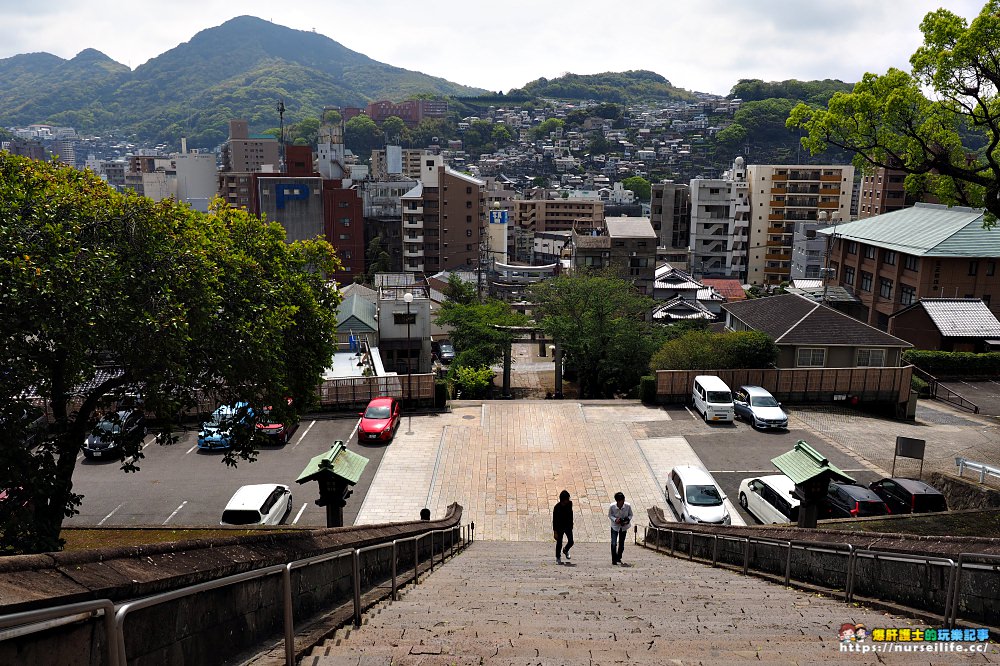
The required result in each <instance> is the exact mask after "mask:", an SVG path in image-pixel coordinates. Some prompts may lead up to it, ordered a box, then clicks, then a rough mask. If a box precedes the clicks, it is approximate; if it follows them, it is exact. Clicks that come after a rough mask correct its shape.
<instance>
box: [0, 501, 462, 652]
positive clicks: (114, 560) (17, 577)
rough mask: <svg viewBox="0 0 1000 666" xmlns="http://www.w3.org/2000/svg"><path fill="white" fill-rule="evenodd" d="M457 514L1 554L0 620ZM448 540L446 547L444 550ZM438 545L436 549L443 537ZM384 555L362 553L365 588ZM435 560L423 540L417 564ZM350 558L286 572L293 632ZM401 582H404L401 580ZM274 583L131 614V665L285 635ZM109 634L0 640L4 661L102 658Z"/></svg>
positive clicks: (320, 603) (70, 631) (245, 567)
mask: <svg viewBox="0 0 1000 666" xmlns="http://www.w3.org/2000/svg"><path fill="white" fill-rule="evenodd" d="M461 518H462V508H461V507H460V506H458V505H457V504H453V505H452V506H451V507H449V511H448V514H447V515H446V516H445V517H444V518H443V519H441V520H438V521H432V522H426V521H415V522H409V523H395V524H389V525H373V526H364V527H349V528H339V529H321V530H308V531H305V530H299V531H296V532H293V533H287V532H284V533H281V532H274V531H270V530H269V531H266V532H265V533H263V534H261V535H255V536H249V537H235V538H229V539H209V540H202V541H188V542H178V543H167V544H155V545H150V546H141V547H135V548H127V549H107V550H95V551H86V552H78V553H50V554H46V555H25V556H15V557H9V558H3V559H0V614H7V613H14V612H18V611H23V610H31V609H34V608H47V607H52V606H58V605H62V604H68V603H74V602H78V601H84V600H89V599H110V600H111V601H113V602H115V603H116V604H121V603H123V602H126V601H128V600H132V599H136V598H141V597H146V596H151V595H154V594H159V593H162V592H167V591H170V590H175V589H179V588H182V587H185V586H189V585H193V584H197V583H201V582H205V581H210V580H215V579H218V578H222V577H224V576H230V575H233V574H237V573H242V572H245V571H251V570H255V569H261V568H265V567H268V566H272V565H275V564H284V563H286V562H290V561H294V560H298V559H303V558H306V557H311V556H313V555H319V554H323V553H331V552H336V551H338V550H342V549H345V548H360V547H364V546H369V545H373V544H377V543H385V542H391V541H392V540H393V539H398V538H404V537H408V536H413V535H415V534H420V533H422V532H424V531H426V530H428V529H443V528H448V527H455V526H457V525H459V524H460V521H461ZM450 536H451V535H450V534H446V535H445V541H444V543H445V546H446V547H447V546H450V543H451V541H450ZM438 550H440V542H438ZM390 553H391V549H385V550H378V551H372V552H369V553H365V554H363V555H362V558H361V587H362V590H363V591H366V590H371V589H372V588H374V587H375V586H377V585H379V584H382V583H384V582H385V581H387V580H388V579H389V577H390V573H391V559H392V558H391V555H390ZM398 553H399V564H398V567H399V570H400V572H405V571H406V570H407V569H409V570H410V571H412V567H413V557H414V554H413V544H412V543H411V544H400V546H399V550H398ZM429 553H430V541H429V539H425V540H422V541H421V543H420V557H421V559H422V560H426V559H427V557H428V555H429ZM351 571H352V562H351V558H350V557H346V558H340V559H337V560H332V561H329V562H325V563H322V564H318V565H314V566H311V567H307V568H304V569H299V570H295V571H293V572H292V581H291V582H292V598H293V605H294V614H295V619H296V627H301V626H302V624H303V623H304V622H305V621H306V620H307V619H308V618H309V617H310V616H313V615H315V614H316V613H317V612H322V611H329V610H331V609H333V608H335V607H337V606H339V605H341V604H345V603H350V602H351V600H352V598H353V586H352V582H351V575H352V574H351ZM401 575H405V574H402V573H401ZM282 608H283V607H282V601H281V576H280V575H276V576H271V577H267V578H263V579H258V580H252V581H247V582H245V583H240V584H236V585H232V586H227V587H223V588H219V589H216V590H211V591H208V592H204V593H201V594H197V595H192V596H188V597H183V598H181V599H177V600H175V601H171V602H166V603H163V604H160V605H157V606H153V607H150V608H148V609H144V610H140V611H136V612H134V613H132V614H130V615H129V616H128V618H127V620H126V622H125V648H126V654H127V656H128V661H129V664H140V665H147V664H148V665H150V666H153V665H156V666H159V665H160V664H215V663H224V662H225V661H226V660H227V659H231V658H232V657H234V656H235V655H237V654H239V653H241V652H244V651H247V650H249V649H252V648H254V647H256V646H258V645H260V644H261V643H262V642H264V641H266V640H269V639H274V638H277V637H278V636H280V635H281V632H282V627H283V625H282ZM107 642H108V638H107V636H105V634H104V628H103V624H101V622H100V621H99V620H94V619H91V620H87V621H81V622H76V623H73V624H69V625H65V626H61V627H56V628H53V629H50V630H47V631H44V632H40V633H36V634H31V635H27V636H22V637H18V638H11V639H7V640H4V641H2V642H0V664H33V665H34V666H44V665H47V664H53V665H66V664H74V665H75V664H81V665H88V666H89V665H91V664H93V665H94V666H97V665H99V664H104V663H105V655H106V654H107V652H106V649H105V648H106V645H107Z"/></svg>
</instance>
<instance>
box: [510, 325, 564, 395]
mask: <svg viewBox="0 0 1000 666" xmlns="http://www.w3.org/2000/svg"><path fill="white" fill-rule="evenodd" d="M493 328H495V329H496V330H498V331H507V332H509V333H512V334H513V335H514V339H513V340H511V341H510V344H509V345H507V347H506V348H505V349H504V351H503V391H502V392H501V394H500V397H502V398H505V399H510V398H512V397H514V396H513V395H512V394H511V392H510V363H511V359H510V350H511V346H512V345H513V344H514V343H515V342H518V343H531V344H535V343H538V355H539V356H545V355H546V349H545V346H546V345H547V344H548V343H549V342H553V344H554V345H555V348H554V354H553V356H554V365H555V373H556V375H555V379H556V382H555V383H556V386H555V389H556V390H555V395H553V396H552V397H554V398H556V399H557V400H561V399H562V397H563V390H562V380H563V377H562V348H561V347H560V346H559V342H558V341H552V340H549V339H548V338H546V337H545V335H544V334H542V333H541V329H539V328H538V327H537V326H499V325H496V324H494V325H493ZM528 334H530V337H525V336H527V335H528Z"/></svg>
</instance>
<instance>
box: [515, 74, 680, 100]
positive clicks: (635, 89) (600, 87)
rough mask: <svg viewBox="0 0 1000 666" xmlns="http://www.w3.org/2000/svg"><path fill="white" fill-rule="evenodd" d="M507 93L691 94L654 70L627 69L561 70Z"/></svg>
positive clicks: (650, 96)
mask: <svg viewBox="0 0 1000 666" xmlns="http://www.w3.org/2000/svg"><path fill="white" fill-rule="evenodd" d="M509 94H510V95H528V96H531V97H551V98H555V99H580V100H584V99H590V100H597V101H600V102H615V103H618V104H622V103H626V102H639V101H645V100H664V99H666V100H671V99H673V100H689V101H694V100H695V99H696V97H695V95H694V94H692V93H690V92H688V91H687V90H682V89H680V88H675V87H674V86H673V85H671V84H670V81H668V80H667V79H666V78H664V77H662V76H660V75H659V74H657V73H656V72H650V71H646V70H641V69H637V70H630V71H627V72H604V73H603V74H564V75H562V76H560V77H558V78H555V79H544V78H543V79H537V80H535V81H532V82H531V83H528V84H526V85H525V86H524V87H523V88H520V89H515V90H511V91H510V93H509Z"/></svg>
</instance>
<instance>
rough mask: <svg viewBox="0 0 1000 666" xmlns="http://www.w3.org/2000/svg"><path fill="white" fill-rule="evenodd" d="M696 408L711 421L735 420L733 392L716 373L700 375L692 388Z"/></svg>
mask: <svg viewBox="0 0 1000 666" xmlns="http://www.w3.org/2000/svg"><path fill="white" fill-rule="evenodd" d="M691 402H692V403H693V404H694V410H695V411H696V412H698V413H699V414H701V416H702V418H704V419H705V423H708V422H709V421H727V422H729V421H732V420H733V392H732V391H731V390H729V386H728V385H727V384H726V382H724V381H722V380H721V379H719V378H718V377H716V376H715V375H698V376H697V377H695V378H694V386H692V388H691Z"/></svg>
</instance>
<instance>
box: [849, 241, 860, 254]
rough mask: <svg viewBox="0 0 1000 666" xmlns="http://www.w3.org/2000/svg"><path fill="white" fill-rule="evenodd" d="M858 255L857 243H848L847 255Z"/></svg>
mask: <svg viewBox="0 0 1000 666" xmlns="http://www.w3.org/2000/svg"><path fill="white" fill-rule="evenodd" d="M857 253H858V243H857V241H847V254H857Z"/></svg>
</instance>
